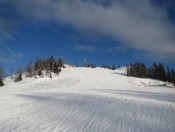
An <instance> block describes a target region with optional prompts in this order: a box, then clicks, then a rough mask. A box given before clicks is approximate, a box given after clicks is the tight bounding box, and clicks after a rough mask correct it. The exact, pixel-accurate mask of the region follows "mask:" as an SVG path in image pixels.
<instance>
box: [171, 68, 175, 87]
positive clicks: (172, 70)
mask: <svg viewBox="0 0 175 132" xmlns="http://www.w3.org/2000/svg"><path fill="white" fill-rule="evenodd" d="M171 76H172V83H173V84H174V86H175V71H174V69H171Z"/></svg>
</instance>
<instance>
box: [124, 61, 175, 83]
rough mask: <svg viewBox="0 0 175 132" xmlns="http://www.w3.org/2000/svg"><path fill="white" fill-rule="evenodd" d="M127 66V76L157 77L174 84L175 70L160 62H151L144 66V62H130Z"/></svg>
mask: <svg viewBox="0 0 175 132" xmlns="http://www.w3.org/2000/svg"><path fill="white" fill-rule="evenodd" d="M126 67H127V76H133V77H140V78H151V79H158V80H161V81H164V82H165V81H168V82H170V83H173V84H174V85H175V71H174V69H170V68H169V67H167V68H165V67H164V65H163V64H162V63H159V64H156V63H153V64H152V66H150V67H148V68H147V67H146V66H145V64H144V63H140V62H139V63H134V64H132V63H130V64H129V65H127V66H126Z"/></svg>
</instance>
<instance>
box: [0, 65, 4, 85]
mask: <svg viewBox="0 0 175 132" xmlns="http://www.w3.org/2000/svg"><path fill="white" fill-rule="evenodd" d="M4 76H5V73H4V69H3V67H2V66H0V86H3V85H4V82H3V78H4Z"/></svg>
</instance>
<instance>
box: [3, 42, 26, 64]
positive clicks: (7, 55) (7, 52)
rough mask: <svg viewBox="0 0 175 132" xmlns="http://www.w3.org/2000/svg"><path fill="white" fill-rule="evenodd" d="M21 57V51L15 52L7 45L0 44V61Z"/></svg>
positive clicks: (22, 56)
mask: <svg viewBox="0 0 175 132" xmlns="http://www.w3.org/2000/svg"><path fill="white" fill-rule="evenodd" d="M21 58H24V55H23V54H22V53H20V52H16V51H14V50H12V49H10V48H8V47H7V46H5V45H3V44H0V63H12V62H16V61H17V60H18V59H21Z"/></svg>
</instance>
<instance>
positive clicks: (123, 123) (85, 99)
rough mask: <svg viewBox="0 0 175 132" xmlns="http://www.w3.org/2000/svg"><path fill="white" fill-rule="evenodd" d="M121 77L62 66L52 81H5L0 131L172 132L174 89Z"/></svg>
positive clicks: (0, 98) (100, 70) (0, 102)
mask: <svg viewBox="0 0 175 132" xmlns="http://www.w3.org/2000/svg"><path fill="white" fill-rule="evenodd" d="M125 72H126V69H125V68H124V67H122V68H119V69H117V70H115V71H112V70H108V69H103V68H94V69H91V68H83V67H78V68H76V67H68V66H67V68H64V69H62V72H61V73H60V75H59V76H53V79H52V80H51V79H50V78H48V77H44V78H39V77H38V78H37V79H36V78H25V79H24V80H23V81H21V82H17V83H14V82H13V81H12V80H10V79H8V78H7V79H6V81H5V84H6V85H5V86H4V87H1V88H0V131H1V132H4V131H5V132H7V131H15V132H21V131H41V132H43V131H46V132H50V131H55V132H57V131H70V132H74V131H75V132H76V131H83V132H85V131H89V132H92V131H96V132H103V131H105V132H110V131H111V132H113V131H124V132H128V131H131V132H136V131H138V132H140V131H146V132H152V131H154V132H155V131H162V132H165V131H169V132H173V131H174V130H175V88H174V87H173V86H171V85H170V84H168V87H165V86H163V84H164V82H161V81H158V80H152V79H139V78H134V77H127V76H126V73H125Z"/></svg>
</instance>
